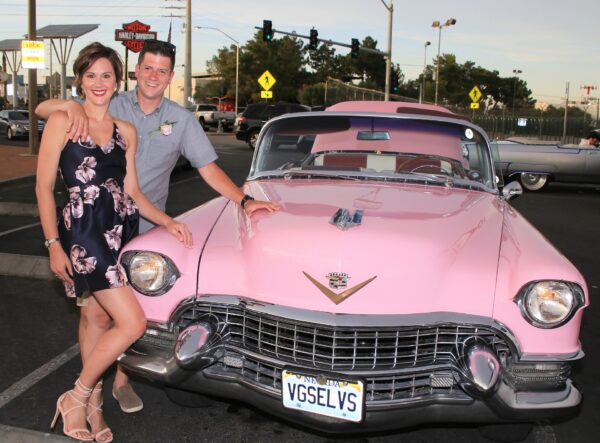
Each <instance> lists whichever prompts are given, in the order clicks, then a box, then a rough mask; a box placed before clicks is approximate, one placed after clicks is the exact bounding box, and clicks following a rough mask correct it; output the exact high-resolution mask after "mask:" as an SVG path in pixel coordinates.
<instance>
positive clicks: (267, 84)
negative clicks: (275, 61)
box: [258, 70, 277, 91]
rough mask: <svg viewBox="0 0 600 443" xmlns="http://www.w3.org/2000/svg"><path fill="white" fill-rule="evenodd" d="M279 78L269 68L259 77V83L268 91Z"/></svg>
mask: <svg viewBox="0 0 600 443" xmlns="http://www.w3.org/2000/svg"><path fill="white" fill-rule="evenodd" d="M276 81H277V80H275V77H273V75H272V74H271V73H270V72H269V71H268V70H267V71H265V72H263V73H262V75H261V76H260V77H258V84H259V85H261V86H262V88H263V89H264V90H265V91H268V90H269V89H271V88H272V87H273V85H274V84H275V82H276Z"/></svg>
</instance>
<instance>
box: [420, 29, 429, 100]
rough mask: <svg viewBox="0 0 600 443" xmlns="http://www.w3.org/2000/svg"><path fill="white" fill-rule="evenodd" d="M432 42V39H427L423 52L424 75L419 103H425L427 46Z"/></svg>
mask: <svg viewBox="0 0 600 443" xmlns="http://www.w3.org/2000/svg"><path fill="white" fill-rule="evenodd" d="M430 44H431V42H430V41H426V42H425V45H423V47H424V51H423V52H424V53H423V75H422V76H421V89H420V91H419V103H423V100H424V99H425V70H426V69H427V46H429V45H430Z"/></svg>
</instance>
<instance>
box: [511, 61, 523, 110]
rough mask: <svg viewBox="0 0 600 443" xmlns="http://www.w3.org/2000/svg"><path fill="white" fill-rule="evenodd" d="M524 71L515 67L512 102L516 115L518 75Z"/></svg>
mask: <svg viewBox="0 0 600 443" xmlns="http://www.w3.org/2000/svg"><path fill="white" fill-rule="evenodd" d="M522 73H523V71H521V70H520V69H513V74H514V78H515V81H514V82H513V102H512V116H513V118H514V116H515V97H516V96H517V75H519V74H522Z"/></svg>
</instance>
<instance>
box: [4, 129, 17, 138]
mask: <svg viewBox="0 0 600 443" xmlns="http://www.w3.org/2000/svg"><path fill="white" fill-rule="evenodd" d="M6 137H7V138H8V139H9V140H12V139H14V138H15V134H14V133H13V132H12V129H10V128H8V129H7V130H6Z"/></svg>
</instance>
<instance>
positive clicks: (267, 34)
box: [262, 20, 273, 42]
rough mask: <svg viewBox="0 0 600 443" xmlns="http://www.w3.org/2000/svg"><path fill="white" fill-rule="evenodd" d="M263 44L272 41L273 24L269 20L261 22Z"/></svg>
mask: <svg viewBox="0 0 600 443" xmlns="http://www.w3.org/2000/svg"><path fill="white" fill-rule="evenodd" d="M262 37H263V42H270V41H271V40H273V23H272V22H271V20H263V34H262Z"/></svg>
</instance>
